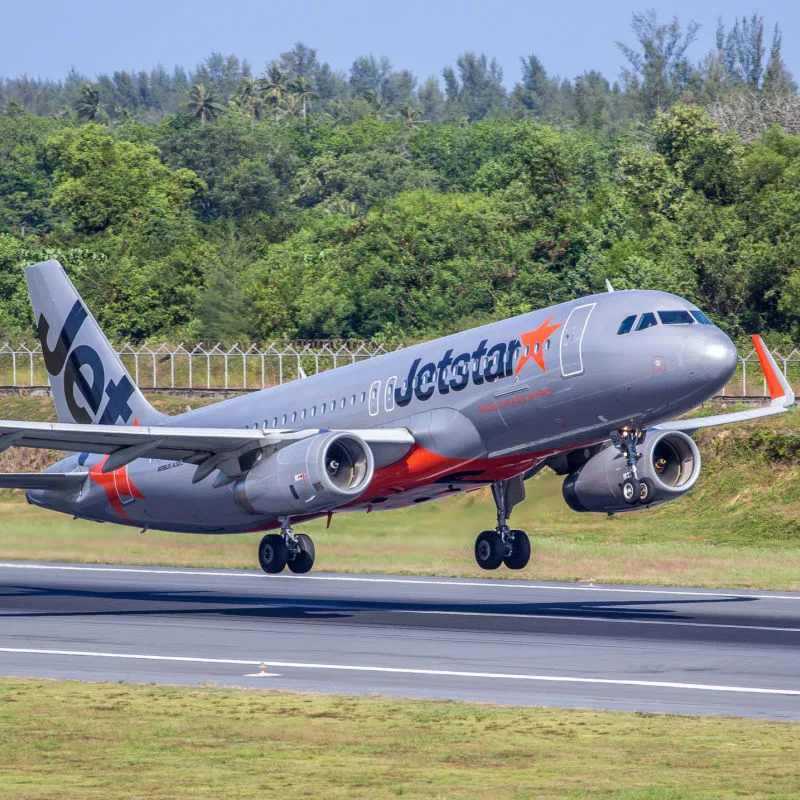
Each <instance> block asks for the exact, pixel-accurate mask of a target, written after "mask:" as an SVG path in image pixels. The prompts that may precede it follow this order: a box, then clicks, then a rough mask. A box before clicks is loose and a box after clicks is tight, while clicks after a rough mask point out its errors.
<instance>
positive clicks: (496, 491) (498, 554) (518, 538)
mask: <svg viewBox="0 0 800 800" xmlns="http://www.w3.org/2000/svg"><path fill="white" fill-rule="evenodd" d="M492 497H493V498H494V503H495V505H496V506H497V527H496V528H495V529H494V530H493V531H483V532H482V533H480V534H478V538H477V539H476V540H475V561H476V562H477V564H478V566H479V567H480V568H481V569H497V568H498V567H499V566H500V565H501V564H505V565H506V566H507V567H508V568H509V569H524V568H525V567H526V566H527V565H528V562H529V561H530V558H531V543H530V540H529V539H528V535H527V534H526V533H525V531H518V530H511V529H510V528H509V527H508V518H509V517H510V516H511V509H512V508H513V507H514V506H515V505H516V504H517V503H519V502H520V501H522V500H524V499H525V486H524V484H523V483H522V477H521V476H517V477H516V478H511V479H508V480H501V481H494V482H493V483H492Z"/></svg>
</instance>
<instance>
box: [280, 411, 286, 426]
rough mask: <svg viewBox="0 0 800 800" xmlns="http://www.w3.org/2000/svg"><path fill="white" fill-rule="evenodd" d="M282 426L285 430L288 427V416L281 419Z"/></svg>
mask: <svg viewBox="0 0 800 800" xmlns="http://www.w3.org/2000/svg"><path fill="white" fill-rule="evenodd" d="M281 426H282V427H284V428H285V427H286V414H284V415H283V417H282V418H281Z"/></svg>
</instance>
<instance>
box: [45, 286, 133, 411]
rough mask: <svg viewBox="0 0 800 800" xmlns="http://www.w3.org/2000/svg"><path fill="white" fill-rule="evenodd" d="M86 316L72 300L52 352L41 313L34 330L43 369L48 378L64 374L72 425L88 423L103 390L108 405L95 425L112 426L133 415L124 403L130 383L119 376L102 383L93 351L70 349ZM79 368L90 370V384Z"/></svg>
mask: <svg viewBox="0 0 800 800" xmlns="http://www.w3.org/2000/svg"><path fill="white" fill-rule="evenodd" d="M88 316H89V313H88V312H87V311H86V309H85V308H84V306H83V303H81V301H80V300H76V301H75V305H74V306H72V309H71V311H70V312H69V314H68V315H67V319H66V321H65V322H64V326H63V327H62V328H61V333H59V335H58V341H57V342H56V346H55V347H54V348H53V349H52V350H51V349H50V347H49V345H48V343H47V337H48V334H49V333H50V323H49V322H48V321H47V320H46V319H45V318H44V314H41V315H40V316H39V322H38V325H37V331H38V334H39V340H40V341H41V343H42V354H43V355H44V363H45V366H46V367H47V371H48V372H49V373H50V374H51V375H59V374H60V373H61V371H62V370H63V371H64V394H65V395H66V398H67V406H69V410H70V413H71V414H72V416H73V418H74V419H75V421H76V422H82V423H84V424H89V423H91V422H92V420H93V419H94V417H95V416H96V415H97V412H98V411H99V410H100V406H101V404H102V402H103V394H104V391H105V394H106V395H107V396H108V402H107V403H106V406H105V408H104V409H103V414H102V416H101V417H100V419H99V420H97V421H98V423H100V424H101V425H114V424H115V423H116V421H117V419H121V420H122V421H123V422H127V421H128V420H129V419H130V418H131V415H132V414H133V411H132V410H131V407H130V406H129V405H128V400H130V398H131V395H132V394H133V392H134V387H133V384H132V383H131V382H130V380H129V379H128V376H127V375H123V376H122V378H120V380H119V381H117V382H116V383H114V381H113V379H112V380H109V381H108V383H106V374H105V370H104V369H103V361H102V359H101V358H100V356H99V355H98V353H97V351H96V350H95V349H94V348H93V347H91V346H90V345H88V344H80V345H78V346H77V347H73V346H72V344H73V342H74V341H75V338H76V337H77V335H78V331H80V329H81V326H82V325H83V323H84V320H85V319H86V317H88ZM82 367H88V368H89V369H90V370H91V373H92V379H91V382H90V381H89V380H87V378H86V376H85V374H84V373H83V372H82V371H81V368H82ZM76 386H77V387H78V390H79V391H80V393H81V395H82V396H83V398H84V400H85V401H86V403H87V405H88V406H89V409H91V413H89V411H88V410H87V409H86V408H85V407H84V406H82V405H79V404H78V402H77V400H76V399H75V387H76Z"/></svg>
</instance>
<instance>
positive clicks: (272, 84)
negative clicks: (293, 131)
mask: <svg viewBox="0 0 800 800" xmlns="http://www.w3.org/2000/svg"><path fill="white" fill-rule="evenodd" d="M260 84H261V90H262V91H263V93H264V96H265V97H266V100H267V102H268V103H269V105H271V106H272V107H273V108H274V109H275V121H276V122H277V120H278V117H279V115H280V107H281V106H282V105H283V98H284V96H285V95H286V92H287V90H288V88H289V75H288V74H287V73H286V72H284V71H283V70H282V69H281V68H280V65H279V64H277V63H276V62H274V61H273V62H272V63H271V64H268V65H267V71H266V73H265V74H264V77H263V78H262V79H261V81H260Z"/></svg>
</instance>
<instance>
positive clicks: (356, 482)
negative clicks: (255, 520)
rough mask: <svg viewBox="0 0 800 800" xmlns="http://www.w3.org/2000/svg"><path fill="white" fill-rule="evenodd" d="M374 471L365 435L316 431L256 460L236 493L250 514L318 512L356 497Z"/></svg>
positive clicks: (243, 507)
mask: <svg viewBox="0 0 800 800" xmlns="http://www.w3.org/2000/svg"><path fill="white" fill-rule="evenodd" d="M374 472H375V461H374V459H373V457H372V451H371V450H370V448H369V445H367V443H366V442H365V441H364V440H363V439H361V438H360V437H358V436H356V435H354V434H352V433H345V432H336V431H331V432H329V433H318V434H315V435H314V436H309V437H308V438H307V439H301V440H300V441H298V442H295V443H294V444H290V445H288V446H286V447H284V448H282V449H281V450H278V451H277V452H276V453H273V454H272V455H271V456H268V457H267V458H265V459H264V460H263V461H260V462H259V463H257V464H256V465H255V466H254V467H253V468H252V469H251V470H250V471H249V472H248V473H247V475H246V476H245V477H244V478H241V479H240V480H238V481H236V484H235V485H234V496H235V498H236V502H237V503H238V504H239V506H240V507H241V508H242V509H244V510H245V511H246V512H247V513H249V514H258V515H259V516H275V517H281V516H294V515H299V514H317V513H319V512H322V511H329V510H331V509H334V508H338V507H339V506H341V505H343V504H345V503H348V502H349V501H351V500H354V499H355V498H356V497H358V496H359V495H360V494H361V493H362V492H363V491H364V490H365V489H366V488H367V487H368V486H369V484H370V481H372V476H373V474H374Z"/></svg>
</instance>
